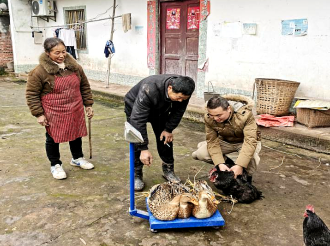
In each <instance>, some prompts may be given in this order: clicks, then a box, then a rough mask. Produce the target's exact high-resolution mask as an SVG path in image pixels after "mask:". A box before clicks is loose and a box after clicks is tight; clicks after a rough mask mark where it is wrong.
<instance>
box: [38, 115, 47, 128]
mask: <svg viewBox="0 0 330 246" xmlns="http://www.w3.org/2000/svg"><path fill="white" fill-rule="evenodd" d="M37 121H38V123H39V124H40V125H42V126H49V125H48V121H47V119H46V117H45V116H44V115H41V116H39V117H38V118H37Z"/></svg>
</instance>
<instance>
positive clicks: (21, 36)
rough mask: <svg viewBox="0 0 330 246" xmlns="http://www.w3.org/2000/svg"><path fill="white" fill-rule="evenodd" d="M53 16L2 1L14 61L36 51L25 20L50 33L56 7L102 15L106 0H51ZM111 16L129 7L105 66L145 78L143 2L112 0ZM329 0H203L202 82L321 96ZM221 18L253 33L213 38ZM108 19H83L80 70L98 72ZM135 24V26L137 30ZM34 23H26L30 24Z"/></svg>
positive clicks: (328, 59)
mask: <svg viewBox="0 0 330 246" xmlns="http://www.w3.org/2000/svg"><path fill="white" fill-rule="evenodd" d="M56 2H57V7H58V10H59V12H58V14H57V22H54V21H50V22H48V23H47V22H45V21H43V20H40V19H38V20H37V19H36V18H33V19H32V22H31V15H30V13H31V7H30V6H29V5H28V0H9V4H10V8H11V10H10V12H11V22H12V23H14V24H13V25H11V29H12V30H11V31H12V36H13V49H14V62H15V65H24V64H37V63H38V56H39V54H41V53H42V52H43V47H42V45H41V44H34V40H33V38H32V37H31V31H32V29H31V28H30V26H31V25H32V26H39V30H43V31H44V32H45V37H51V36H52V35H53V29H55V28H47V27H49V26H55V25H63V24H64V19H63V8H64V7H74V6H84V5H86V14H87V19H92V18H94V17H96V16H98V15H99V16H98V18H105V17H108V16H110V15H111V14H112V10H111V9H110V10H109V11H108V12H107V13H106V14H103V15H100V14H102V13H104V12H105V11H106V10H107V9H108V8H109V7H110V6H112V3H113V1H112V0H109V1H103V0H93V1H90V0H57V1H56ZM117 5H118V7H117V9H116V15H121V14H124V13H129V12H130V13H132V30H130V31H128V32H127V33H124V32H123V30H122V25H121V18H118V19H116V20H115V30H116V31H115V34H114V39H113V41H114V44H115V48H116V54H115V56H114V57H113V59H112V66H111V72H112V73H116V74H123V75H133V76H140V77H145V76H148V74H149V69H148V67H147V1H146V0H134V1H133V0H117ZM329 13H330V2H329V1H328V0H314V1H312V2H311V1H301V0H264V1H260V0H249V1H246V0H235V1H232V0H211V14H210V16H209V17H208V32H207V57H208V58H209V69H208V71H207V72H206V80H205V81H206V82H207V81H210V80H211V81H214V82H213V83H214V84H215V86H217V87H224V88H230V89H232V91H233V92H235V90H245V91H248V92H251V91H252V86H253V83H254V79H255V78H258V77H264V78H278V79H286V80H293V81H298V82H300V83H301V84H300V86H299V89H298V91H297V93H296V95H297V96H305V97H315V98H319V99H328V98H329V97H328V95H329V94H330V73H329V69H328V64H330V45H329V44H330V36H329V33H330V17H329ZM301 18H307V19H308V35H306V36H303V37H291V36H283V35H281V20H288V19H301ZM224 21H228V22H235V21H240V22H242V23H244V22H245V23H257V35H255V36H252V35H243V36H241V37H239V38H228V37H221V35H220V36H215V32H214V25H215V24H217V23H222V22H224ZM110 25H111V21H110V20H105V21H100V22H92V23H89V24H88V25H87V34H88V40H87V45H88V53H80V57H79V62H80V63H81V64H82V66H83V67H84V68H85V69H88V70H94V71H101V72H104V73H105V72H106V70H107V59H106V58H105V57H104V54H103V50H104V45H105V42H106V40H108V39H109V38H110ZM135 26H143V28H144V29H143V32H142V34H138V33H137V32H136V31H135ZM36 29H38V28H34V30H36Z"/></svg>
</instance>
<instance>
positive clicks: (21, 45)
mask: <svg viewBox="0 0 330 246" xmlns="http://www.w3.org/2000/svg"><path fill="white" fill-rule="evenodd" d="M9 1H10V2H11V6H12V10H11V13H12V14H11V18H12V19H13V22H14V23H15V25H12V33H13V36H14V38H13V43H14V53H15V64H16V65H25V64H37V63H38V56H39V55H40V54H41V53H42V52H43V47H42V45H41V44H34V39H33V38H32V36H31V32H32V30H42V31H44V33H45V38H47V37H52V36H53V31H54V30H55V29H56V27H53V28H49V27H50V26H58V25H63V24H64V12H63V8H64V7H75V6H86V19H87V20H89V19H92V18H95V17H97V16H98V17H97V19H101V18H106V17H109V16H111V15H112V9H110V10H109V11H108V12H107V13H105V14H103V13H104V12H105V11H106V10H107V9H108V8H110V7H111V6H112V4H113V1H112V0H109V1H103V0H93V1H90V0H70V1H66V0H57V1H56V4H57V8H58V13H57V21H56V22H54V21H52V20H51V21H49V22H46V21H44V20H41V19H39V18H32V22H31V6H30V5H29V4H28V0H9ZM117 6H118V7H117V8H116V16H117V15H121V14H124V13H131V14H132V30H129V31H128V32H126V33H124V31H123V29H122V19H121V18H117V19H115V33H114V38H113V42H114V44H115V49H116V53H115V55H114V57H113V58H112V66H111V72H112V73H119V74H125V75H134V76H141V77H144V76H148V74H149V69H148V67H147V2H146V1H145V0H134V1H127V0H126V1H125V0H117ZM30 26H34V27H35V28H33V29H31V27H30ZM135 26H143V32H142V34H141V33H137V32H136V31H135ZM36 27H38V28H36ZM110 28H111V20H104V21H99V22H91V23H88V24H87V49H88V52H87V53H85V52H84V53H80V54H79V63H80V64H81V65H82V66H83V67H84V68H85V69H90V70H97V71H104V72H106V71H107V59H106V58H105V56H104V53H103V52H104V46H105V43H106V41H107V40H108V39H109V38H110Z"/></svg>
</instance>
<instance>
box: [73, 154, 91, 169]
mask: <svg viewBox="0 0 330 246" xmlns="http://www.w3.org/2000/svg"><path fill="white" fill-rule="evenodd" d="M70 164H71V165H72V166H75V167H81V168H82V169H93V168H94V165H93V164H92V163H90V162H88V161H87V160H86V159H85V158H84V157H80V158H78V159H71V162H70Z"/></svg>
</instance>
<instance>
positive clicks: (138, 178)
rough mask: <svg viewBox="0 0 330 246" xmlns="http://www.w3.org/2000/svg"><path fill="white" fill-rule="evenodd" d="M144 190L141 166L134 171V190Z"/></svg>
mask: <svg viewBox="0 0 330 246" xmlns="http://www.w3.org/2000/svg"><path fill="white" fill-rule="evenodd" d="M143 188H144V182H143V166H142V167H135V169H134V190H135V191H141V190H143Z"/></svg>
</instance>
